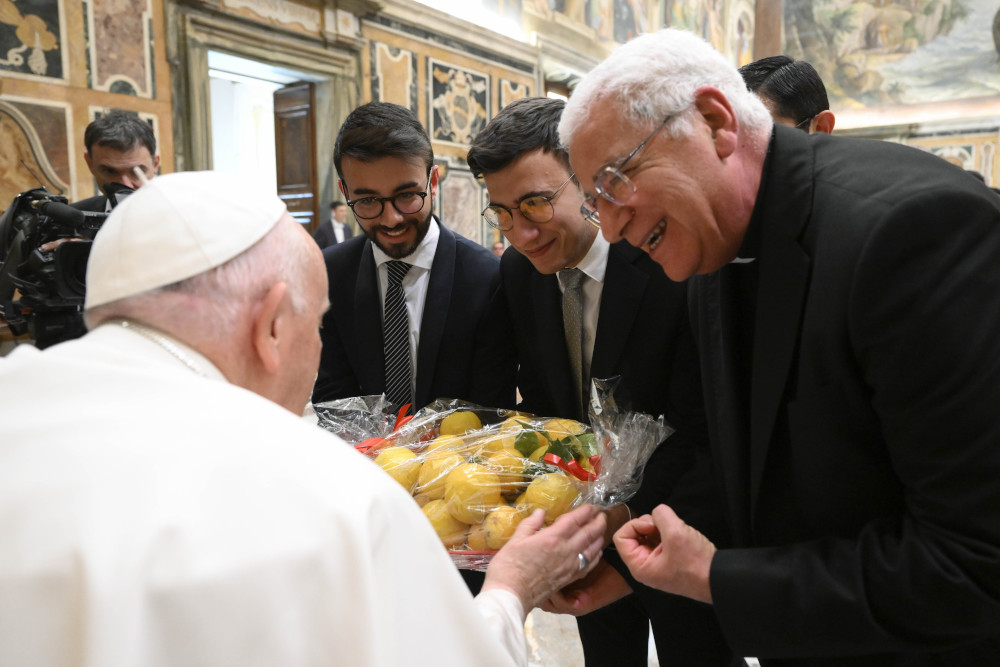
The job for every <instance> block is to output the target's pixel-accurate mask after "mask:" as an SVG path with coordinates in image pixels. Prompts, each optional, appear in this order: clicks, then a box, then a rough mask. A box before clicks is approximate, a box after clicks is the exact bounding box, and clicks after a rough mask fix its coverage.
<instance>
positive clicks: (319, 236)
mask: <svg viewBox="0 0 1000 667" xmlns="http://www.w3.org/2000/svg"><path fill="white" fill-rule="evenodd" d="M353 236H354V232H353V231H352V230H351V226H350V225H349V224H347V223H346V222H345V223H344V241H347V240H349V239H350V238H351V237H353ZM313 238H314V239H315V240H316V243H317V244H318V245H319V247H320V248H329V247H330V246H332V245H337V234H336V233H334V231H333V224H332V223H331V222H330V221H329V220H324V221H323V222H322V223H320V225H319V226H318V227H316V231H314V232H313ZM342 242H343V241H342Z"/></svg>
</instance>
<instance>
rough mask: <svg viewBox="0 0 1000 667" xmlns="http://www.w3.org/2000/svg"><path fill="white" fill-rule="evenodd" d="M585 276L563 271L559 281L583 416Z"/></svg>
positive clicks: (584, 413)
mask: <svg viewBox="0 0 1000 667" xmlns="http://www.w3.org/2000/svg"><path fill="white" fill-rule="evenodd" d="M583 278H584V274H583V271H581V270H580V269H563V270H562V271H560V272H559V281H560V282H561V283H562V286H563V300H562V308H563V329H564V330H565V332H566V351H567V352H569V365H570V368H571V369H572V371H573V382H574V383H575V384H576V387H575V389H576V403H577V407H578V408H579V409H580V414H581V415H586V411H585V410H584V405H585V401H584V400H583V293H582V292H581V289H580V284H581V283H582V282H583Z"/></svg>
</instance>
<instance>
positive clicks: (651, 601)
mask: <svg viewBox="0 0 1000 667" xmlns="http://www.w3.org/2000/svg"><path fill="white" fill-rule="evenodd" d="M500 275H501V282H502V286H503V293H504V296H505V299H506V301H507V306H508V308H507V311H508V316H509V317H510V319H511V322H512V326H513V330H514V338H513V340H514V343H515V347H516V353H517V358H518V361H519V363H520V368H519V371H518V389H519V390H520V392H521V397H522V401H521V403H520V405H519V408H521V409H523V410H525V411H527V412H532V413H534V414H538V415H542V416H558V417H570V418H573V419H577V420H581V421H586V417H585V416H584V415H582V414H580V409H579V406H578V402H577V401H576V390H575V384H574V381H573V375H572V373H571V371H570V362H569V354H568V352H567V350H566V339H565V335H564V333H563V318H562V294H561V292H560V290H559V283H558V278H557V277H556V276H555V275H554V274H553V275H542V274H540V273H538V272H537V271H536V270H535V269H534V267H533V266H532V265H531V262H530V261H529V260H528V259H527V258H525V257H524V256H523V255H521V254H520V253H518V252H517V251H516V250H514V249H513V248H511V249H508V250H507V251H506V252H505V253H504V255H503V258H502V259H501V263H500ZM686 289H687V287H686V285H684V284H681V283H674V282H672V281H671V280H670V279H669V278H667V276H666V275H665V274H664V273H663V270H662V269H661V268H660V267H659V265H657V264H656V263H655V262H653V261H652V260H651V259H650V258H649V257H648V256H647V255H646V253H645V252H643V251H641V250H639V249H637V248H634V247H632V246H630V245H629V244H628V243H627V242H624V241H622V242H619V243H616V244H613V245H612V246H611V247H610V248H609V250H608V263H607V271H606V273H605V278H604V287H603V290H602V293H601V305H600V311H599V314H598V322H597V335H596V338H595V341H594V356H593V360H592V362H591V377H593V378H600V379H606V378H610V377H614V376H620V377H621V380H620V383H619V385H618V387H617V389H616V391H615V399H616V401H618V402H619V403H620V404H621V405H623V406H629V407H630V408H631V409H633V410H637V411H639V412H645V413H648V414H652V415H660V414H664V415H666V416H667V419H668V421H669V422H670V423H671V425H673V426H674V427H675V428H676V429H677V432H676V433H675V434H674V435H672V436H671V437H669V438H668V439H667V440H666V441H664V443H662V444H661V445H660V447H659V448H658V449H657V451H656V452H655V453H654V455H653V457H652V458H651V459H650V461H649V463H648V464H647V465H646V467H645V469H644V471H643V481H642V486H641V488H640V489H639V492H638V493H637V494H636V496H635V497H634V498H633V499H632V500H631V501H629V506H630V507H632V508H633V513H634V514H636V515H638V514H643V513H647V512H649V511H650V510H651V509H652V508H653V507H654V506H655V505H657V504H659V503H670V504H671V505H672V506H673V507H674V509H675V510H676V511H677V513H678V514H679V515H680V516H682V517H683V518H684V519H685V520H686V521H688V522H689V523H691V524H692V525H694V526H696V527H698V528H699V529H700V530H702V531H703V532H705V533H706V534H708V535H710V536H711V537H712V538H713V539H714V540H715V541H716V542H717V543H718V544H722V545H724V544H727V543H728V538H727V537H726V529H725V523H724V519H723V515H722V508H721V505H720V504H719V500H718V498H719V494H718V489H717V487H716V484H715V479H714V476H713V471H712V467H711V461H710V459H709V450H708V438H707V430H706V424H705V412H704V405H703V402H702V393H701V381H700V377H699V368H698V353H697V350H696V348H695V345H694V338H693V336H692V332H691V326H690V321H689V319H688V312H687V295H686ZM587 382H588V383H589V379H587ZM614 556H615V554H614V553H613V552H612V551H609V552H608V554H607V557H608V560H609V562H610V563H611V564H612V565H614V566H615V567H616V568H617V569H619V571H621V572H622V574H623V575H625V576H626V578H627V579H629V581H630V583H631V584H632V586H633V590H635V591H636V592H637V594H638V595H639V598H640V602H641V603H642V606H643V608H644V609H645V611H646V612H647V614H648V615H649V617H650V619H651V620H652V622H653V626H654V633H655V634H656V641H657V647H658V650H659V651H662V652H663V653H664V655H666V653H669V654H670V658H669V659H670V660H671V664H677V665H697V666H698V667H709V666H710V665H713V664H714V665H718V664H720V659H721V660H725V659H727V658H726V656H727V652H726V651H725V649H724V647H722V650H721V651H720V650H719V649H720V645H722V644H723V643H724V640H723V639H722V635H721V633H720V632H719V629H718V627H717V625H716V624H715V621H714V618H713V614H712V612H711V609H710V608H709V607H707V606H705V605H701V604H700V603H695V602H693V601H691V600H684V599H681V598H678V597H676V596H672V595H667V594H665V593H660V592H658V591H655V590H653V589H649V588H646V587H644V586H641V585H640V584H638V583H636V582H635V581H634V580H632V579H631V577H630V576H629V575H628V571H627V569H625V568H624V566H623V565H622V564H621V562H620V560H618V559H616V558H614ZM643 628H645V622H643ZM679 628H683V630H682V631H678V629H679ZM643 633H644V634H645V629H644V630H643ZM608 641H613V640H612V639H608ZM720 656H721V657H720Z"/></svg>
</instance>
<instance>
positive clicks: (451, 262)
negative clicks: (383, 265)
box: [313, 223, 517, 409]
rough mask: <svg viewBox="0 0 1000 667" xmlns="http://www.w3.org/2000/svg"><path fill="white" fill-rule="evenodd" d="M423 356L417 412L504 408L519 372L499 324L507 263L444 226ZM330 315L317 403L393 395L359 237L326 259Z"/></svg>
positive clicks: (369, 258)
mask: <svg viewBox="0 0 1000 667" xmlns="http://www.w3.org/2000/svg"><path fill="white" fill-rule="evenodd" d="M439 228H440V230H441V234H440V236H439V238H438V244H437V250H436V252H435V254H434V260H433V263H432V265H431V270H430V277H429V282H428V287H427V295H426V298H425V301H424V311H423V315H422V319H421V323H420V338H419V342H418V345H419V349H418V351H417V365H416V389H415V392H414V397H413V398H414V409H419V408H421V407H423V406H425V405H427V404H428V403H430V402H431V401H433V400H435V399H439V398H454V399H463V400H467V401H472V402H473V403H478V404H480V405H484V406H488V407H497V406H500V407H502V406H503V405H505V404H509V403H511V402H512V401H513V396H514V382H515V375H516V370H517V369H516V365H515V363H516V362H515V361H514V358H513V356H512V354H511V353H510V351H509V346H508V345H507V344H506V343H505V342H504V341H505V340H506V339H507V338H509V336H510V333H509V331H504V330H503V329H502V328H501V327H502V325H501V324H500V322H502V317H500V318H498V316H497V314H498V313H499V308H500V306H501V302H500V301H499V296H498V290H499V283H500V276H499V260H498V259H497V257H496V256H495V255H494V254H493V253H492V252H490V251H489V250H487V249H486V248H483V247H482V246H480V245H478V244H476V243H473V242H472V241H470V240H469V239H466V238H465V237H463V236H460V235H458V234H456V233H454V232H452V231H450V230H449V229H447V228H446V227H444V225H441V224H440V223H439ZM323 256H324V259H325V260H326V268H327V274H328V277H329V282H330V310H329V311H328V312H327V314H326V315H325V316H324V318H323V328H322V331H321V338H322V342H323V351H322V355H321V360H320V367H319V374H318V376H317V379H316V386H315V388H314V390H313V402H314V403H319V402H322V401H329V400H334V399H337V398H347V397H351V396H367V395H377V394H381V393H383V392H384V391H385V352H384V349H383V336H382V315H381V308H382V300H381V297H380V295H379V289H378V282H377V277H376V273H375V272H376V264H375V255H374V253H373V251H372V244H371V241H369V240H368V239H367V237H365V236H361V235H359V236H357V237H355V238H353V239H351V240H349V241H345V242H343V243H338V244H336V245H334V246H330V247H329V248H327V249H326V250H324V252H323Z"/></svg>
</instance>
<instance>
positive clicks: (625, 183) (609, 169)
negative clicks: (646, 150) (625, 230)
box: [580, 111, 679, 227]
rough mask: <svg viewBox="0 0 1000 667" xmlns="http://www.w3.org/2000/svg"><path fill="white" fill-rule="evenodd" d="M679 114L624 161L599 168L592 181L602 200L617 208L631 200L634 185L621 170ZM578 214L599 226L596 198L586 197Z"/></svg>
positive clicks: (637, 147) (659, 126)
mask: <svg viewBox="0 0 1000 667" xmlns="http://www.w3.org/2000/svg"><path fill="white" fill-rule="evenodd" d="M678 113H679V112H677V111H675V112H673V113H671V114H669V115H667V117H666V118H664V119H663V122H661V123H660V124H659V125H657V126H656V129H655V130H653V131H652V132H650V133H649V136H648V137H646V138H645V139H643V140H642V143H640V144H639V145H638V146H636V147H635V148H634V149H633V150H632V152H631V153H629V154H628V155H626V156H625V159H624V160H622V161H621V162H619V163H618V164H617V165H615V166H612V165H610V164H608V165H604V166H603V167H601V170H600V171H599V172H598V173H597V177H596V178H595V179H594V189H595V190H596V191H597V194H598V195H600V196H601V197H602V198H604V199H607V200H608V201H609V202H611V203H612V204H618V205H619V206H624V205H625V204H627V203H628V201H629V200H630V199H632V195H634V194H635V190H636V188H635V183H633V182H632V181H631V179H629V177H628V176H626V175H625V174H624V173H623V172H622V169H623V168H624V167H625V165H626V164H628V162H629V160H631V159H632V158H634V157H635V156H636V155H637V154H638V153H639V151H641V150H642V149H643V147H645V145H646V144H648V143H649V142H650V140H652V138H653V137H654V136H656V133H657V132H659V131H660V130H661V129H662V128H663V126H664V125H666V124H667V123H668V122H670V119H671V118H673V117H674V116H676V115H677V114H678ZM580 214H581V215H583V217H584V218H585V219H586V220H587V221H588V222H590V223H591V224H593V225H596V226H598V227H600V226H601V220H600V217H599V216H598V214H597V198H596V197H593V196H588V197H586V198H585V199H584V200H583V204H582V205H581V206H580Z"/></svg>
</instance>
